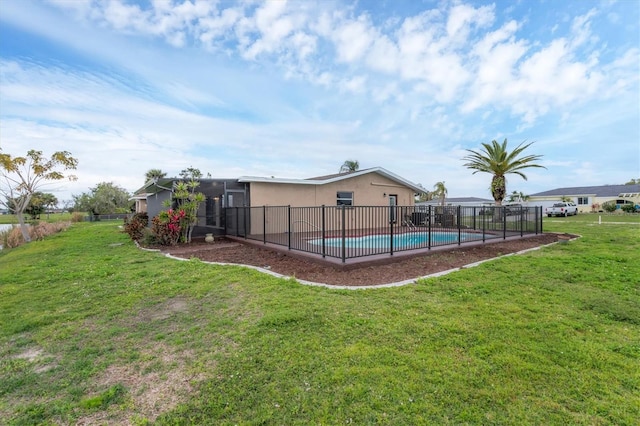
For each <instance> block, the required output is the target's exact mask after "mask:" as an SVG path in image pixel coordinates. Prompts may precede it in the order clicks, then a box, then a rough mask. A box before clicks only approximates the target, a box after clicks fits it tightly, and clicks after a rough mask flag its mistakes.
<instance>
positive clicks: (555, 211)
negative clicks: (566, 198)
mask: <svg viewBox="0 0 640 426" xmlns="http://www.w3.org/2000/svg"><path fill="white" fill-rule="evenodd" d="M544 212H545V213H546V215H547V216H549V217H551V216H564V217H567V216H572V215H573V216H575V215H577V214H578V206H576V205H575V203H572V202H562V203H555V204H554V205H553V206H552V207H547V208H546V209H544Z"/></svg>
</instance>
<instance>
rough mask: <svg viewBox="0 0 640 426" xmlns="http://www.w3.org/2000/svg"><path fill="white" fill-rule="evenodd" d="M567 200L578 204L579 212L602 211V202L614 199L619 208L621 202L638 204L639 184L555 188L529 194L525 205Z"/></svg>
mask: <svg viewBox="0 0 640 426" xmlns="http://www.w3.org/2000/svg"><path fill="white" fill-rule="evenodd" d="M562 200H568V201H573V202H574V203H576V204H577V206H578V212H579V213H586V212H598V211H602V204H603V203H605V202H609V201H614V202H615V203H616V207H617V208H618V209H619V208H620V206H622V205H623V204H629V203H632V204H634V205H640V185H601V186H578V187H567V188H556V189H552V190H550V191H544V192H538V193H537V194H531V195H529V199H528V201H527V203H526V204H527V205H529V206H534V205H542V206H543V207H548V206H550V205H553V203H555V202H558V201H562Z"/></svg>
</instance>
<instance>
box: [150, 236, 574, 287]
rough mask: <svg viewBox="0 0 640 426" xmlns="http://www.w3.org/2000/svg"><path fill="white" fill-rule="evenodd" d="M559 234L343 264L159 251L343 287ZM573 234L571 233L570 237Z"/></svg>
mask: <svg viewBox="0 0 640 426" xmlns="http://www.w3.org/2000/svg"><path fill="white" fill-rule="evenodd" d="M559 235H561V234H555V233H546V234H539V235H536V236H531V237H526V238H517V239H508V240H501V241H500V242H491V243H487V244H481V245H473V246H471V245H469V246H461V247H455V248H452V249H447V250H435V249H434V250H431V251H429V252H425V253H423V254H420V255H418V256H414V257H404V258H403V257H400V256H397V257H396V259H394V261H393V262H390V263H380V264H373V265H372V264H367V265H361V266H351V267H349V268H342V267H340V266H333V265H329V264H326V263H322V262H318V261H317V260H315V259H313V260H312V259H305V258H303V257H301V256H300V255H299V254H296V253H294V252H282V251H273V250H269V249H265V248H261V247H259V246H255V245H250V244H243V243H238V242H235V241H231V240H228V239H224V238H220V239H218V240H217V241H216V242H215V243H213V244H207V243H205V242H203V241H195V242H193V243H191V244H188V245H179V246H175V247H169V248H163V249H162V251H163V252H165V253H170V254H171V255H173V256H176V257H182V258H185V259H190V258H198V259H200V260H203V261H208V262H222V263H236V264H243V265H252V266H258V267H261V268H266V269H269V270H271V271H273V272H277V273H279V274H282V275H286V276H291V277H295V278H298V279H302V280H307V281H312V282H317V283H324V284H330V285H342V286H364V285H376V284H388V283H394V282H399V281H404V280H409V279H415V278H419V277H423V276H426V275H430V274H434V273H438V272H443V271H446V270H449V269H454V268H461V267H464V266H466V265H469V264H471V263H475V262H479V261H483V260H488V259H493V258H496V257H499V256H503V255H506V254H510V253H517V252H519V251H522V250H527V249H532V248H536V247H540V246H543V245H547V244H551V243H554V242H557V241H559V238H558V236H559ZM572 237H575V236H572Z"/></svg>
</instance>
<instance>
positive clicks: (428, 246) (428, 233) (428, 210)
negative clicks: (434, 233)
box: [427, 204, 431, 250]
mask: <svg viewBox="0 0 640 426" xmlns="http://www.w3.org/2000/svg"><path fill="white" fill-rule="evenodd" d="M427 207H428V208H427V215H428V216H427V219H428V220H427V223H428V224H429V225H427V226H428V227H429V232H427V235H428V236H427V248H428V249H429V250H431V204H429V205H428V206H427Z"/></svg>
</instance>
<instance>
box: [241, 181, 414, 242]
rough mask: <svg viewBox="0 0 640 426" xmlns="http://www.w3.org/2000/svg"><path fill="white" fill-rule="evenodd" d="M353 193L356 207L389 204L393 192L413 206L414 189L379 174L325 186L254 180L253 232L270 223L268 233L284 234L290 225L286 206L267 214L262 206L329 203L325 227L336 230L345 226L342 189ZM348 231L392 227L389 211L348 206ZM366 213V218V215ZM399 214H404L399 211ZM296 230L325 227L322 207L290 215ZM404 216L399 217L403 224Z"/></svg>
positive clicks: (267, 227) (251, 213)
mask: <svg viewBox="0 0 640 426" xmlns="http://www.w3.org/2000/svg"><path fill="white" fill-rule="evenodd" d="M339 191H340V192H343V191H344V192H353V205H354V206H385V207H387V206H389V195H391V194H392V195H397V202H396V205H398V206H413V205H414V203H415V199H414V191H413V189H411V188H407V187H406V186H403V185H400V184H398V183H397V182H395V181H393V180H391V179H388V178H386V177H384V176H382V175H379V174H377V173H370V174H365V175H361V176H356V177H354V178H351V179H345V180H341V181H338V182H333V183H329V184H324V185H305V184H288V183H276V182H274V183H270V182H252V183H251V200H250V203H251V207H252V209H251V212H250V213H249V218H250V226H251V229H250V230H249V232H250V233H254V234H255V233H262V230H263V226H264V225H266V231H267V233H281V232H285V231H287V230H288V229H289V228H288V227H289V223H288V221H289V218H288V214H289V213H287V211H286V209H273V208H271V209H268V210H267V217H264V212H263V210H262V209H261V208H260V207H261V206H292V207H319V206H322V205H325V206H327V207H330V209H326V210H325V224H324V229H325V230H328V231H334V230H338V229H342V212H341V211H339V210H337V209H335V208H334V207H335V206H336V205H337V193H338V192H339ZM344 215H345V216H344V217H345V228H346V229H347V230H354V229H361V228H363V227H367V228H378V227H383V226H388V224H389V210H388V209H375V210H370V211H362V210H358V211H354V209H349V208H347V209H346V210H345V213H344ZM362 216H365V217H362ZM397 216H401V213H400V210H398V213H397ZM290 220H291V227H292V231H294V232H313V231H317V230H318V229H320V228H321V226H322V221H321V209H319V208H318V209H305V210H304V211H300V210H294V211H293V216H292V217H291V218H290ZM401 220H402V218H401V217H397V218H396V223H400V221H401Z"/></svg>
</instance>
